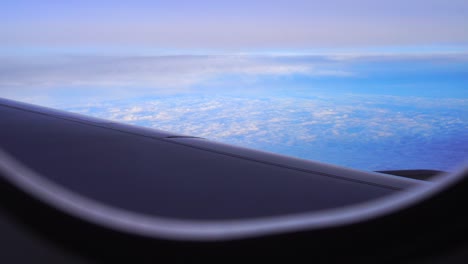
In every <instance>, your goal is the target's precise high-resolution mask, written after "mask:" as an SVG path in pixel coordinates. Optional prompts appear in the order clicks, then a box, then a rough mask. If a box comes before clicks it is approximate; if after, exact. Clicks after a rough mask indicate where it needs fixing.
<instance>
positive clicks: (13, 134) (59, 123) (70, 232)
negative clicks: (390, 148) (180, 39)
mask: <svg viewBox="0 0 468 264" xmlns="http://www.w3.org/2000/svg"><path fill="white" fill-rule="evenodd" d="M0 183H1V184H0V186H1V193H2V211H1V214H0V216H1V218H0V219H2V225H1V226H0V230H2V232H3V231H4V230H7V231H5V232H4V233H5V234H6V237H8V238H9V241H13V242H10V243H12V244H10V243H7V242H6V241H5V240H4V241H2V246H3V243H6V244H10V248H12V250H10V251H8V252H7V253H5V254H15V249H16V250H17V251H18V250H19V251H23V250H24V248H28V249H29V251H30V252H33V253H31V254H28V255H25V256H23V257H26V258H33V256H35V255H38V256H47V257H49V258H50V259H55V260H58V261H60V260H63V259H67V261H69V260H70V258H72V259H74V260H76V258H79V259H88V258H97V259H100V260H109V259H119V258H121V257H122V256H132V257H148V258H156V257H157V256H159V255H166V256H168V255H170V256H173V257H174V256H175V257H177V256H178V257H180V256H207V255H210V256H212V255H217V254H232V253H249V254H252V253H256V254H266V253H268V254H274V253H277V254H280V253H288V254H291V253H293V254H295V255H297V254H304V255H308V256H315V257H318V258H320V257H323V256H324V254H326V253H327V252H328V253H331V252H334V251H335V250H338V251H339V252H341V253H340V254H341V255H336V254H335V255H333V254H332V255H333V256H332V255H330V256H329V257H330V258H333V259H334V258H336V259H339V258H341V257H344V256H348V257H349V256H354V257H359V258H362V259H365V260H367V259H368V260H374V259H375V258H373V257H372V256H367V257H366V256H363V255H362V254H358V252H355V251H353V250H351V248H353V247H351V246H356V245H359V246H365V247H366V248H367V249H366V252H372V251H370V250H369V249H372V250H374V251H373V252H375V254H376V255H375V256H374V257H377V256H380V255H379V254H382V253H383V252H386V254H387V256H391V257H394V258H398V257H401V256H402V254H403V256H405V255H404V254H407V252H414V248H413V246H409V245H410V244H409V243H410V242H413V243H414V242H415V241H416V242H418V243H419V246H420V247H421V245H426V244H424V243H426V242H425V240H424V238H426V237H427V234H426V235H421V233H424V231H426V232H428V234H434V233H433V232H432V229H433V228H432V227H429V226H428V225H427V224H428V223H430V224H434V223H435V222H436V221H439V220H440V219H439V218H440V217H441V216H440V214H441V213H445V214H448V215H447V216H449V215H450V214H452V216H453V214H455V215H457V217H458V218H457V220H455V222H456V223H457V224H453V223H454V220H453V219H452V220H450V221H451V222H450V223H452V224H453V227H457V228H456V231H453V232H452V231H451V233H454V234H457V236H456V237H459V236H460V234H464V233H463V232H465V233H466V225H464V224H461V222H460V221H461V220H466V217H465V215H466V213H463V217H460V212H459V211H460V210H457V209H454V208H453V205H449V206H447V208H445V205H446V203H448V202H447V199H449V201H452V200H453V199H459V201H458V202H460V201H466V200H467V199H468V198H467V195H466V194H464V195H463V196H460V195H459V193H458V197H457V195H455V196H454V193H457V191H456V190H460V188H461V187H460V186H463V185H466V177H464V172H461V173H459V175H458V176H457V177H456V176H453V177H445V179H441V180H438V181H435V182H428V181H423V180H417V179H411V178H407V177H400V176H396V175H389V174H383V173H378V172H364V171H359V170H353V169H349V168H344V167H339V166H334V165H329V164H324V163H320V162H314V161H309V160H302V159H297V158H292V157H287V156H282V155H277V154H272V153H267V152H262V151H257V150H252V149H247V148H241V147H236V146H231V145H227V144H222V143H218V142H213V141H210V140H207V139H203V138H198V137H193V136H185V135H179V134H175V133H170V132H165V131H159V130H154V129H149V128H143V127H137V126H132V125H127V124H121V123H116V122H113V121H108V120H102V119H97V118H92V117H87V116H82V115H78V114H73V113H67V112H63V111H58V110H54V109H50V108H44V107H39V106H34V105H30V104H25V103H20V102H16V101H11V100H7V99H0ZM409 189H411V191H407V190H409ZM446 189H455V191H450V192H447V191H444V192H442V190H446ZM444 195H445V196H444ZM440 196H443V197H447V196H448V197H449V198H440ZM434 197H435V198H434ZM431 199H432V200H434V199H436V200H437V199H439V200H437V201H439V203H441V204H437V201H436V202H428V201H432V200H431ZM440 199H442V202H441V201H440ZM443 199H445V200H443ZM450 199H452V200H450ZM463 199H464V200H463ZM434 204H435V205H434ZM441 205H444V207H440V206H441ZM434 207H435V208H434ZM408 208H410V209H411V210H410V209H408ZM415 208H416V209H415ZM418 210H419V211H418ZM450 210H451V211H450ZM419 215H421V216H419ZM421 217H432V218H430V219H427V218H421ZM434 217H436V218H434ZM421 222H423V223H422V224H421V226H422V227H423V228H421V227H417V225H419V224H420V223H421ZM442 222H443V223H446V222H448V220H444V221H442ZM434 228H435V229H437V227H434ZM454 230H455V229H454ZM460 230H462V231H463V232H461V231H460ZM402 232H404V234H402ZM460 232H461V233H460ZM377 234H378V235H377ZM409 234H412V235H415V236H416V235H419V237H411V238H408V236H409ZM398 235H399V236H400V237H398ZM439 235H440V234H439ZM433 236H434V235H433ZM18 237H20V238H18ZM403 237H404V238H405V239H407V241H401V244H400V242H397V241H400V239H401V238H403ZM436 237H438V235H436ZM381 240H382V241H381ZM15 241H16V243H17V244H14V243H15ZM37 241H42V242H39V244H41V246H38V242H37ZM465 241H466V239H465ZM376 243H382V244H381V245H385V246H386V247H389V246H393V247H395V248H399V250H397V252H398V253H397V254H393V253H388V252H387V251H388V250H389V249H388V248H380V247H377V245H376ZM402 245H404V246H402ZM3 247H5V246H3ZM64 248H65V249H64ZM421 248H424V249H426V248H427V246H426V247H424V246H422V247H421ZM316 249H320V250H318V251H316ZM311 251H313V252H311ZM401 252H404V253H401ZM418 252H419V251H418ZM16 253H18V252H16ZM328 253H327V254H328ZM361 253H362V252H361ZM408 254H409V253H408ZM19 255H21V254H19ZM413 255H414V254H413ZM15 256H16V255H15ZM417 256H419V255H417Z"/></svg>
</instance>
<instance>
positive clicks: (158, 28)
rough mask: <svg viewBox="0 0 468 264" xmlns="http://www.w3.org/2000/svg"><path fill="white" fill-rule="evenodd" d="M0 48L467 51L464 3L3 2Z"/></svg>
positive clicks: (467, 4) (316, 0)
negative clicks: (428, 48) (443, 48)
mask: <svg viewBox="0 0 468 264" xmlns="http://www.w3.org/2000/svg"><path fill="white" fill-rule="evenodd" d="M0 20H1V23H0V43H1V44H0V48H5V47H18V46H21V47H38V46H40V47H75V48H76V47H85V46H86V47H116V46H131V47H141V48H143V47H151V48H161V49H162V48H175V49H186V50H187V49H188V50H190V49H201V48H203V49H233V50H248V49H285V50H288V49H307V48H330V47H331V48H344V47H346V48H348V47H354V48H355V47H379V46H413V47H414V46H431V45H439V46H450V45H452V46H454V45H458V46H460V45H461V46H466V45H467V44H468V23H467V21H468V1H466V0H392V1H387V0H385V1H380V0H353V1H347V0H327V1H323V0H306V1H299V0H287V1H284V0H276V1H275V0H268V1H263V0H259V1H254V0H248V1H245V0H237V1H208V0H197V1H192V0H187V1H182V0H171V1H149V0H148V1H145V0H139V1H138V0H134V1H120V0H112V1H111V0H103V1H96V0H93V1H88V0H76V1H75V0H69V1H58V0H57V1H53V0H41V1H36V0H2V1H1V2H0Z"/></svg>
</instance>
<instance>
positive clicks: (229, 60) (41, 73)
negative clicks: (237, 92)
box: [0, 55, 351, 90]
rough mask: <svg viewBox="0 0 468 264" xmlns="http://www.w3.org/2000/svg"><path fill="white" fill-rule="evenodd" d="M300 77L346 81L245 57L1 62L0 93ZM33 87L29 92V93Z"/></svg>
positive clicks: (305, 67)
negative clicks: (228, 77) (228, 78)
mask: <svg viewBox="0 0 468 264" xmlns="http://www.w3.org/2000/svg"><path fill="white" fill-rule="evenodd" d="M293 74H303V75H311V76H349V75H350V74H351V73H349V72H344V71H340V70H337V69H333V68H330V67H328V68H317V65H314V63H312V62H297V61H292V60H291V61H288V60H284V59H282V60H278V59H274V58H272V57H258V56H247V55H225V56H152V57H143V56H141V57H138V56H135V57H116V56H114V57H110V56H109V57H106V56H75V57H73V56H70V57H52V58H49V57H43V58H37V57H33V58H29V59H28V60H26V59H21V58H16V59H15V58H7V59H5V60H3V63H2V65H1V66H0V89H3V90H6V89H39V88H49V89H51V88H63V87H92V88H99V87H109V88H114V89H115V88H118V87H131V88H133V89H134V88H138V87H140V88H141V87H150V88H155V89H157V88H159V89H173V88H181V87H189V86H191V85H194V84H197V83H200V82H203V81H206V80H209V79H212V78H215V77H219V76H223V75H239V76H245V77H252V78H254V77H261V76H263V75H274V76H285V75H293ZM31 87H34V88H31Z"/></svg>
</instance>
